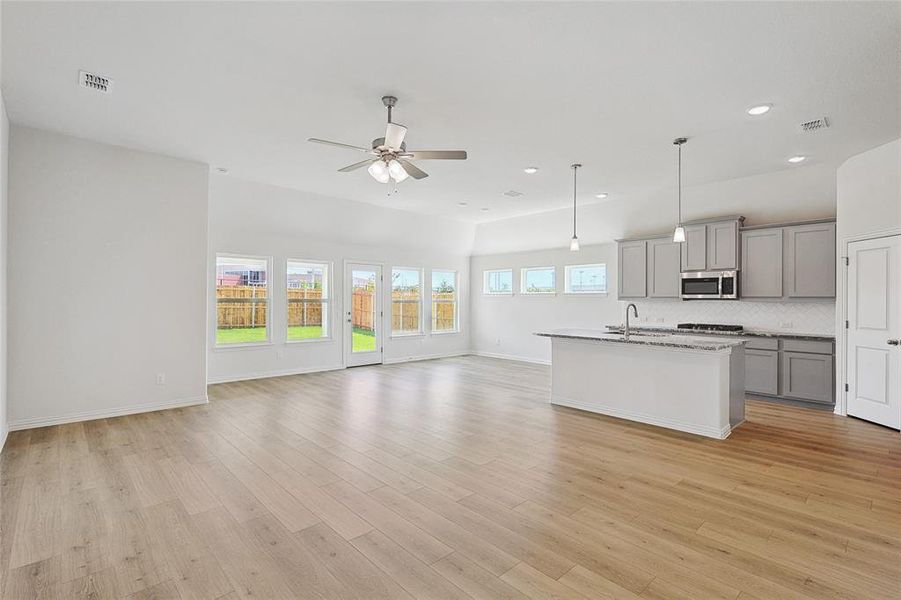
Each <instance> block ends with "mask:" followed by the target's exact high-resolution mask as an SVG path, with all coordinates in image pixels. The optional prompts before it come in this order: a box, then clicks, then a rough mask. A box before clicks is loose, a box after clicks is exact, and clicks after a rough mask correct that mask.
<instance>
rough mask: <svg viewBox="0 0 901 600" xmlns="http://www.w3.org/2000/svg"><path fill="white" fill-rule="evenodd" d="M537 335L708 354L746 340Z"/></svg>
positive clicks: (576, 332)
mask: <svg viewBox="0 0 901 600" xmlns="http://www.w3.org/2000/svg"><path fill="white" fill-rule="evenodd" d="M535 335H537V336H541V337H549V338H562V339H572V340H586V341H593V342H604V343H611V344H635V345H641V346H657V347H662V348H678V349H683V350H700V351H706V352H724V351H729V352H731V351H732V349H733V348H735V347H736V346H741V345H742V344H744V343H745V340H744V339H739V338H732V339H723V340H711V339H705V338H698V337H693V336H689V335H673V334H670V333H649V332H638V331H635V332H632V333H631V334H630V335H629V337H626V336H625V335H624V334H622V333H616V332H612V331H605V330H602V329H552V330H550V331H536V332H535Z"/></svg>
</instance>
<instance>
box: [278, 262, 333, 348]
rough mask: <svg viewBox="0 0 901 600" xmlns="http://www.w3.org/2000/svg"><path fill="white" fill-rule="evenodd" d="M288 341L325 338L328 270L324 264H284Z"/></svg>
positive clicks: (326, 331) (326, 330) (326, 329)
mask: <svg viewBox="0 0 901 600" xmlns="http://www.w3.org/2000/svg"><path fill="white" fill-rule="evenodd" d="M286 285H287V288H288V289H287V293H288V341H289V342H298V341H303V340H317V339H322V338H327V337H328V336H329V330H328V315H329V312H328V301H329V291H330V290H329V268H328V265H327V264H325V263H314V262H303V261H293V260H289V261H288V270H287V284H286Z"/></svg>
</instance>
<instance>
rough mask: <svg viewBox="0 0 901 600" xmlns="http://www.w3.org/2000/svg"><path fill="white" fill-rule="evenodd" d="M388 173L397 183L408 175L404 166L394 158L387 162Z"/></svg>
mask: <svg viewBox="0 0 901 600" xmlns="http://www.w3.org/2000/svg"><path fill="white" fill-rule="evenodd" d="M388 174H389V175H390V176H391V177H393V178H394V181H396V182H398V183H400V182H401V181H403V180H404V179H406V178H407V177H409V176H410V174H409V173H407V170H406V169H404V166H403V165H402V164H400V162H398V161H397V159H394V158H392V159H391V161H390V162H389V163H388Z"/></svg>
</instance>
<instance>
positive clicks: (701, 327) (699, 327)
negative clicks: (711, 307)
mask: <svg viewBox="0 0 901 600" xmlns="http://www.w3.org/2000/svg"><path fill="white" fill-rule="evenodd" d="M676 327H677V328H678V329H691V330H694V331H744V330H745V328H744V327H742V326H741V325H722V324H719V323H679V324H678V325H676Z"/></svg>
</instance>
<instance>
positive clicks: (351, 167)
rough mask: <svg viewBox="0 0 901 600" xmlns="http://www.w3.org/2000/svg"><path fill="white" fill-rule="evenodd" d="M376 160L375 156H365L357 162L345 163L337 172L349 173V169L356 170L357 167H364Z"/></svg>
mask: <svg viewBox="0 0 901 600" xmlns="http://www.w3.org/2000/svg"><path fill="white" fill-rule="evenodd" d="M377 160H378V159H377V158H367V159H366V160H361V161H360V162H358V163H354V164H352V165H347V166H346V167H342V168H340V169H338V172H339V173H350V172H351V171H356V170H357V169H359V168H361V167H365V166H366V165H371V164H372V163H374V162H375V161H377Z"/></svg>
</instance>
